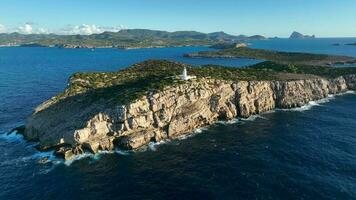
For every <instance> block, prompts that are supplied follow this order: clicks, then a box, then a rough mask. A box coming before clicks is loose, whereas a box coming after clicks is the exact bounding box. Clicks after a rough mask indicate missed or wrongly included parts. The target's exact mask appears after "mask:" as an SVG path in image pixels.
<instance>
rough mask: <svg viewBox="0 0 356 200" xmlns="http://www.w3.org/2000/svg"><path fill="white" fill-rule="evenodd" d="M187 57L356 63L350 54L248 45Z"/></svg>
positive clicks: (330, 64)
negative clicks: (261, 47) (260, 47)
mask: <svg viewBox="0 0 356 200" xmlns="http://www.w3.org/2000/svg"><path fill="white" fill-rule="evenodd" d="M184 56H186V57H192V58H194V57H199V58H250V59H259V60H268V61H273V62H278V63H282V64H299V65H311V66H315V65H316V66H332V65H335V64H338V65H340V64H352V63H356V58H353V57H348V56H336V55H326V54H312V53H298V52H280V51H272V50H264V49H252V48H248V47H240V48H228V49H222V50H219V51H202V52H197V53H191V54H186V55H184Z"/></svg>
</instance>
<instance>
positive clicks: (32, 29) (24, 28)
mask: <svg viewBox="0 0 356 200" xmlns="http://www.w3.org/2000/svg"><path fill="white" fill-rule="evenodd" d="M16 32H19V33H22V34H47V33H49V31H48V30H47V29H45V28H42V27H38V26H37V25H36V24H34V23H31V22H27V23H25V24H24V25H21V26H19V27H17V29H16Z"/></svg>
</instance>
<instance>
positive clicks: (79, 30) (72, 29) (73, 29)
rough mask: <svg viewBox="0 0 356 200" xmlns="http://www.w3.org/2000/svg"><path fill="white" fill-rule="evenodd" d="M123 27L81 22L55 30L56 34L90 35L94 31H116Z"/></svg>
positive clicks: (94, 32)
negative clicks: (80, 23)
mask: <svg viewBox="0 0 356 200" xmlns="http://www.w3.org/2000/svg"><path fill="white" fill-rule="evenodd" d="M123 28H124V27H123V26H116V27H103V26H98V25H95V24H91V25H90V24H82V25H75V26H73V25H69V26H67V27H66V28H62V29H60V30H59V31H56V33H58V34H64V35H76V34H79V35H91V34H96V33H103V32H105V31H110V32H117V31H120V30H122V29H123Z"/></svg>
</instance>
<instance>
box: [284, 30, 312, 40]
mask: <svg viewBox="0 0 356 200" xmlns="http://www.w3.org/2000/svg"><path fill="white" fill-rule="evenodd" d="M312 38H315V35H312V36H310V35H303V34H301V33H299V32H296V31H294V32H293V33H292V34H291V35H290V37H289V39H312Z"/></svg>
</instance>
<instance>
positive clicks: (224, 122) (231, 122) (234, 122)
mask: <svg viewBox="0 0 356 200" xmlns="http://www.w3.org/2000/svg"><path fill="white" fill-rule="evenodd" d="M239 122H240V120H239V119H237V118H235V119H232V120H227V121H217V122H216V123H217V124H223V125H228V124H236V123H239Z"/></svg>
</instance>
